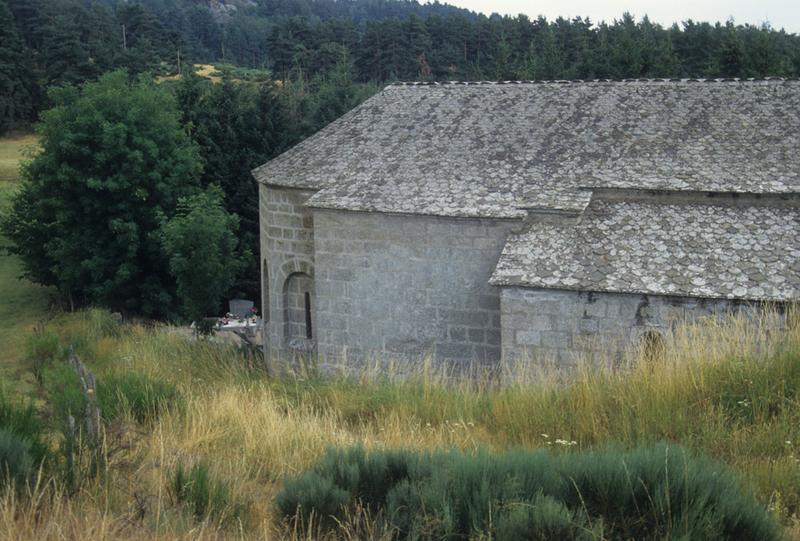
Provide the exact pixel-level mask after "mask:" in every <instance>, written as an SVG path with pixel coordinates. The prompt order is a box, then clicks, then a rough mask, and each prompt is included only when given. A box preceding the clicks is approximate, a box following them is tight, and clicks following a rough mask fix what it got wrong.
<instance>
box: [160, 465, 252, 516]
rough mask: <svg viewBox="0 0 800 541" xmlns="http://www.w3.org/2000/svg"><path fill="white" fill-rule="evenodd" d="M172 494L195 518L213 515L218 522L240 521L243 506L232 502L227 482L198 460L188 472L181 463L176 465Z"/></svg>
mask: <svg viewBox="0 0 800 541" xmlns="http://www.w3.org/2000/svg"><path fill="white" fill-rule="evenodd" d="M171 491H172V496H173V498H174V499H175V501H176V503H178V504H183V505H187V506H188V507H189V508H190V509H191V510H192V513H193V514H194V516H195V518H197V519H198V520H202V519H204V518H206V517H213V518H216V519H217V520H218V521H219V522H220V523H222V524H226V523H230V522H238V521H241V520H242V518H243V515H244V510H245V508H244V506H243V505H241V504H237V503H234V502H233V500H232V498H231V494H230V490H229V489H228V484H227V483H225V482H224V481H221V480H219V479H215V478H213V477H212V476H211V474H210V472H209V468H208V465H207V464H205V463H203V462H200V463H197V464H195V465H194V466H192V468H191V469H190V470H189V471H188V472H187V471H186V470H185V469H184V467H183V464H178V466H177V468H176V469H175V473H174V474H173V476H172V486H171Z"/></svg>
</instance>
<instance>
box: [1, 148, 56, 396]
mask: <svg viewBox="0 0 800 541" xmlns="http://www.w3.org/2000/svg"><path fill="white" fill-rule="evenodd" d="M35 145H36V137H35V136H33V135H21V136H15V137H6V138H0V209H3V208H6V206H7V205H8V201H9V198H10V197H11V195H12V194H13V193H14V190H16V189H17V186H18V179H19V166H20V161H21V160H22V159H24V156H25V152H26V151H27V150H28V149H31V148H34V147H35ZM5 245H6V241H5V239H4V238H3V237H1V236H0V246H5ZM21 274H22V267H21V266H20V262H19V260H18V259H17V258H16V257H13V256H10V255H8V254H6V253H4V252H0V321H2V322H3V323H2V326H0V380H4V381H14V382H16V384H17V390H21V391H23V392H24V391H26V390H28V389H29V388H30V387H29V384H30V381H31V379H30V375H29V374H27V373H26V372H24V371H22V370H21V369H20V366H21V363H20V362H19V361H20V358H21V357H22V355H23V354H24V345H25V339H26V337H27V335H28V334H29V333H30V331H31V329H32V328H33V326H34V325H35V324H36V322H37V321H39V320H40V319H43V318H44V316H45V315H46V313H47V309H48V306H49V304H50V292H49V291H48V289H46V288H43V287H40V286H37V285H35V284H32V283H30V282H28V281H27V280H20V279H19V277H20V275H21Z"/></svg>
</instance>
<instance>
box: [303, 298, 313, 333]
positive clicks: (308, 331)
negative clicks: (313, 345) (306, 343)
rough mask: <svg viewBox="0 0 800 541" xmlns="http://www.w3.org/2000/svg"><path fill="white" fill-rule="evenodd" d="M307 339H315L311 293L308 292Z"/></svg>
mask: <svg viewBox="0 0 800 541" xmlns="http://www.w3.org/2000/svg"><path fill="white" fill-rule="evenodd" d="M305 298H306V338H308V339H309V340H310V339H311V338H313V333H312V332H311V293H309V292H308V291H306V295H305Z"/></svg>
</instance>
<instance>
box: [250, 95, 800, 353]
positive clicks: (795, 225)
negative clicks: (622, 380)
mask: <svg viewBox="0 0 800 541" xmlns="http://www.w3.org/2000/svg"><path fill="white" fill-rule="evenodd" d="M253 174H254V176H255V178H256V180H257V181H258V183H259V193H260V216H261V257H262V262H261V263H262V289H263V299H262V306H263V307H264V308H263V310H262V312H263V314H264V318H265V321H266V327H267V337H268V338H267V344H268V347H269V349H270V350H271V351H272V352H273V353H279V352H280V353H283V354H285V353H287V352H292V351H294V352H303V353H304V354H310V355H314V356H318V358H320V359H324V360H333V359H342V358H345V359H362V358H375V357H381V358H400V359H402V358H409V357H419V356H423V355H426V354H429V355H432V356H433V357H434V358H436V359H438V360H446V361H453V362H462V363H464V362H469V363H472V362H480V363H492V362H496V361H498V360H499V359H501V357H502V358H505V359H518V358H523V357H530V358H548V359H551V360H552V359H555V360H557V361H559V362H562V363H569V362H570V360H571V359H574V358H575V356H576V355H578V354H583V353H584V352H586V351H589V352H598V353H602V354H603V355H605V356H608V355H614V356H617V355H619V354H620V352H621V351H623V349H624V348H625V347H627V346H628V345H630V344H631V343H635V342H636V341H637V340H642V339H643V336H646V335H648V333H659V332H663V331H664V330H666V329H669V328H670V326H671V325H673V324H674V323H675V322H677V321H680V320H682V319H684V318H686V317H690V318H691V317H695V316H697V315H704V314H713V313H719V312H724V311H727V310H737V309H739V308H740V307H741V306H749V305H753V304H759V303H763V302H765V301H769V302H774V303H777V304H778V305H785V304H787V303H791V302H795V301H797V300H800V82H798V81H795V80H783V79H768V80H747V81H744V80H626V81H613V82H612V81H586V82H584V81H554V82H515V81H510V82H502V83H491V82H478V83H410V84H397V85H391V86H389V87H387V88H386V89H384V90H383V91H382V92H380V93H379V94H377V95H376V96H374V97H372V98H371V99H369V100H367V101H366V102H365V103H363V104H362V105H360V106H359V107H357V108H355V109H354V110H352V111H350V112H349V113H347V114H346V115H344V116H343V117H341V118H340V119H338V120H337V121H335V122H333V123H332V124H330V125H329V126H328V127H326V128H325V129H323V130H321V131H320V132H318V133H317V134H315V135H314V136H312V137H309V138H308V139H306V140H305V141H303V142H301V143H300V144H298V145H297V146H295V147H294V148H292V149H291V150H289V151H287V152H286V153H284V154H282V155H281V156H278V157H277V158H275V159H274V160H272V161H270V162H269V163H266V164H264V165H263V166H261V167H259V168H257V169H255V170H254V171H253Z"/></svg>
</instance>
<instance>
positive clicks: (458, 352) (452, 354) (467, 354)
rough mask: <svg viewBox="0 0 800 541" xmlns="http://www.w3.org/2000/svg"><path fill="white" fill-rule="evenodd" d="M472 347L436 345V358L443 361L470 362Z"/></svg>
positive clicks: (465, 345)
mask: <svg viewBox="0 0 800 541" xmlns="http://www.w3.org/2000/svg"><path fill="white" fill-rule="evenodd" d="M472 353H473V351H472V346H470V345H468V344H436V352H435V355H436V357H438V358H440V359H443V360H453V361H470V360H472Z"/></svg>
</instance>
